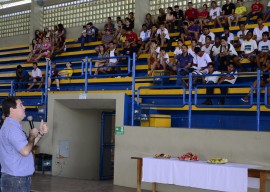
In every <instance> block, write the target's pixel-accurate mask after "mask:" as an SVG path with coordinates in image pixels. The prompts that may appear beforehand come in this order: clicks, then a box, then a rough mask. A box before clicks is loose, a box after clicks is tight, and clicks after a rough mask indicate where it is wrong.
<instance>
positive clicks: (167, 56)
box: [157, 53, 170, 64]
mask: <svg viewBox="0 0 270 192" xmlns="http://www.w3.org/2000/svg"><path fill="white" fill-rule="evenodd" d="M157 58H158V59H159V58H160V54H158V57H157ZM164 59H167V60H166V61H165V62H166V63H167V64H169V62H170V59H169V55H168V54H167V53H165V55H164ZM160 63H163V61H162V58H160Z"/></svg>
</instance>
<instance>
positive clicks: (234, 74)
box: [224, 71, 238, 84]
mask: <svg viewBox="0 0 270 192" xmlns="http://www.w3.org/2000/svg"><path fill="white" fill-rule="evenodd" d="M237 73H238V72H237V71H234V72H231V73H224V74H231V75H233V76H234V79H231V80H229V79H225V80H224V81H227V82H229V83H231V84H234V83H235V81H236V79H237ZM228 76H229V75H228Z"/></svg>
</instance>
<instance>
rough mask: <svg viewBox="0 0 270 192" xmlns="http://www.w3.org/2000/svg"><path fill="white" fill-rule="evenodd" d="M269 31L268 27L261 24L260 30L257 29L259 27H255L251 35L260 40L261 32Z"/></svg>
mask: <svg viewBox="0 0 270 192" xmlns="http://www.w3.org/2000/svg"><path fill="white" fill-rule="evenodd" d="M265 31H267V32H269V30H268V27H267V26H263V28H262V30H260V29H259V27H256V28H255V29H254V31H253V35H256V36H257V41H260V40H261V39H262V34H263V32H265Z"/></svg>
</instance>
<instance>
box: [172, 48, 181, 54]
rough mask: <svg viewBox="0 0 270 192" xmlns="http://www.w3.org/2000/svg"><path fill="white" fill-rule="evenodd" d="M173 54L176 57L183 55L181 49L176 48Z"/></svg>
mask: <svg viewBox="0 0 270 192" xmlns="http://www.w3.org/2000/svg"><path fill="white" fill-rule="evenodd" d="M173 53H174V55H180V54H182V49H179V47H176V48H175V50H174V52H173Z"/></svg>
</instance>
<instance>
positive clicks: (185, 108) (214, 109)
mask: <svg viewBox="0 0 270 192" xmlns="http://www.w3.org/2000/svg"><path fill="white" fill-rule="evenodd" d="M151 109H155V110H161V111H162V110H165V111H187V110H188V106H184V107H181V108H179V107H178V108H160V107H151ZM192 110H193V111H257V107H256V106H252V107H251V108H246V109H243V108H197V107H196V106H194V105H193V106H192ZM261 111H263V112H270V109H268V108H266V107H265V106H261Z"/></svg>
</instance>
